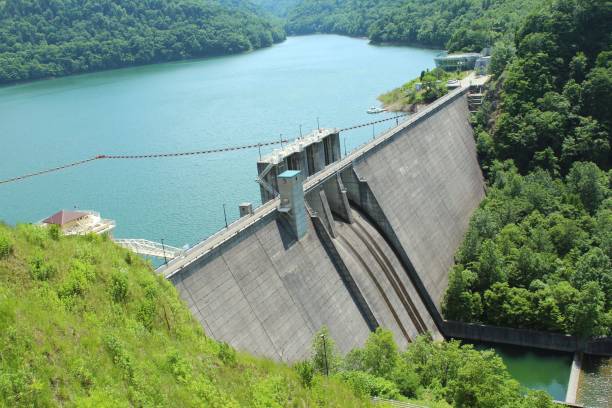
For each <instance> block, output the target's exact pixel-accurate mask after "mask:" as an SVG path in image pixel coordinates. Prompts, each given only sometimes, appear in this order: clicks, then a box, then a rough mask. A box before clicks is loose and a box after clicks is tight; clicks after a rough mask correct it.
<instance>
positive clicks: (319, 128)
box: [317, 116, 321, 133]
mask: <svg viewBox="0 0 612 408" xmlns="http://www.w3.org/2000/svg"><path fill="white" fill-rule="evenodd" d="M317 129H318V130H319V133H321V125H319V117H318V116H317Z"/></svg>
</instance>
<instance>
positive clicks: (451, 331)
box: [443, 321, 612, 356]
mask: <svg viewBox="0 0 612 408" xmlns="http://www.w3.org/2000/svg"><path fill="white" fill-rule="evenodd" d="M443 329H444V333H445V334H446V336H448V337H453V338H458V339H465V340H473V341H484V342H490V343H501V344H511V345H515V346H523V347H535V348H541V349H546V350H557V351H567V352H571V353H574V352H586V353H588V354H597V355H603V356H612V338H610V337H605V338H600V339H592V340H579V339H578V338H577V337H576V336H570V335H566V334H560V333H550V332H544V331H538V330H526V329H511V328H508V327H496V326H488V325H484V324H474V323H463V322H453V321H445V322H444V327H443Z"/></svg>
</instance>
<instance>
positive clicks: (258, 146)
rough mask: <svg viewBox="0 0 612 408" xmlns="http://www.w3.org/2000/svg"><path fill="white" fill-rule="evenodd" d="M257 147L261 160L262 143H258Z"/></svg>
mask: <svg viewBox="0 0 612 408" xmlns="http://www.w3.org/2000/svg"><path fill="white" fill-rule="evenodd" d="M257 148H258V149H259V161H261V143H257Z"/></svg>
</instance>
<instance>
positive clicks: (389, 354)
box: [363, 327, 398, 378]
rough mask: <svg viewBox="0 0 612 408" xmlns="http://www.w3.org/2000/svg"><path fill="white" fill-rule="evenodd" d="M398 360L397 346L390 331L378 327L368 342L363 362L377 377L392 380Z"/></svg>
mask: <svg viewBox="0 0 612 408" xmlns="http://www.w3.org/2000/svg"><path fill="white" fill-rule="evenodd" d="M397 359H398V351H397V345H396V344H395V342H394V341H393V333H392V332H391V331H390V330H386V329H383V328H381V327H378V328H377V329H376V331H375V332H373V333H371V334H370V335H369V336H368V339H367V340H366V343H365V347H364V349H363V362H364V365H365V367H366V369H367V370H368V371H369V372H371V373H372V374H374V375H375V376H377V377H383V378H390V377H391V373H392V372H393V370H394V369H395V367H396V364H397Z"/></svg>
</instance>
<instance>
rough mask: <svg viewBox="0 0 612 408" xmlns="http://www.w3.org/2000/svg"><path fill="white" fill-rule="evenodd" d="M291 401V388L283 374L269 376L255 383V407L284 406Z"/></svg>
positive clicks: (277, 407) (274, 407)
mask: <svg viewBox="0 0 612 408" xmlns="http://www.w3.org/2000/svg"><path fill="white" fill-rule="evenodd" d="M288 401H289V389H288V387H287V383H286V381H285V379H284V378H283V377H281V376H274V377H269V378H266V379H265V380H263V381H262V382H260V383H258V384H256V385H255V387H254V389H253V406H254V407H255V408H284V407H286V406H287V403H288Z"/></svg>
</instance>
